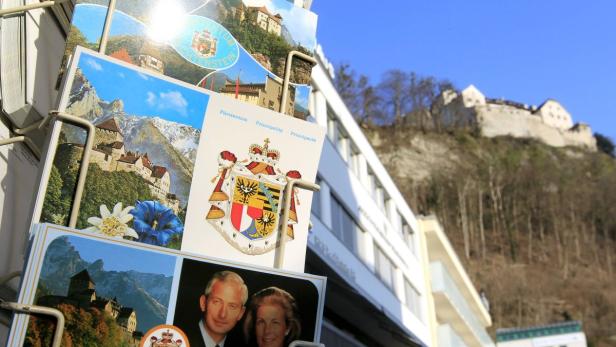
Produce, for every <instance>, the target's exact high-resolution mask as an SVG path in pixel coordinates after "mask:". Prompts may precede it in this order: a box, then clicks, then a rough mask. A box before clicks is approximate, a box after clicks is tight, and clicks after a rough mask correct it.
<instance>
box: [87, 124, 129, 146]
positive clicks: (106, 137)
mask: <svg viewBox="0 0 616 347" xmlns="http://www.w3.org/2000/svg"><path fill="white" fill-rule="evenodd" d="M114 142H124V135H122V131H120V127H119V126H118V123H117V122H116V120H115V118H114V117H111V118H109V119H107V120H105V121H104V122H101V123H98V124H96V135H95V137H94V147H97V146H98V145H101V144H103V145H104V144H112V143H114Z"/></svg>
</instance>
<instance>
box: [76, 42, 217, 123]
mask: <svg viewBox="0 0 616 347" xmlns="http://www.w3.org/2000/svg"><path fill="white" fill-rule="evenodd" d="M79 68H80V69H81V70H82V71H83V73H84V74H85V76H86V77H87V78H88V80H89V81H90V83H91V84H92V86H94V88H95V89H96V93H97V94H98V96H99V97H100V98H101V99H103V100H105V101H109V102H110V101H113V100H115V99H121V100H122V101H123V102H124V110H125V111H126V112H127V113H129V114H134V115H139V116H152V117H154V116H157V117H160V118H163V119H166V120H169V121H172V122H176V123H182V124H186V125H190V126H192V127H193V128H196V129H201V126H202V125H203V117H204V116H205V109H206V107H207V103H208V99H209V96H208V95H206V94H203V93H200V92H198V91H196V90H193V89H189V88H186V87H184V86H181V85H178V84H174V83H171V82H168V81H165V80H163V79H160V78H157V77H153V76H152V75H146V74H144V73H142V72H139V71H136V70H133V69H131V68H127V67H124V66H122V65H117V64H114V63H111V62H108V61H106V60H103V59H100V58H98V57H96V56H93V55H89V54H87V53H83V54H82V56H81V60H80V61H79Z"/></svg>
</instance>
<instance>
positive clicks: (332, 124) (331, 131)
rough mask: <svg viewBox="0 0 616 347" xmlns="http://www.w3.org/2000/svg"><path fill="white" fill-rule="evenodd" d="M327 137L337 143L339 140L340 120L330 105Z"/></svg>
mask: <svg viewBox="0 0 616 347" xmlns="http://www.w3.org/2000/svg"><path fill="white" fill-rule="evenodd" d="M327 137H328V138H329V140H330V141H331V142H332V143H334V144H336V143H337V142H338V122H337V121H336V117H335V116H334V111H332V110H331V109H330V108H329V106H328V107H327Z"/></svg>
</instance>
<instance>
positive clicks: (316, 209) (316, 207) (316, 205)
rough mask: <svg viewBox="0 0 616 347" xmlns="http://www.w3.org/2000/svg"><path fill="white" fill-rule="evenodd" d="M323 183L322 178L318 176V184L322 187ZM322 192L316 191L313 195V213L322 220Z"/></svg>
mask: <svg viewBox="0 0 616 347" xmlns="http://www.w3.org/2000/svg"><path fill="white" fill-rule="evenodd" d="M322 182H323V181H322V180H321V177H319V176H317V180H316V184H318V185H321V183H322ZM321 208H322V207H321V192H320V191H316V192H314V193H312V213H313V214H314V215H315V216H317V217H319V218H321Z"/></svg>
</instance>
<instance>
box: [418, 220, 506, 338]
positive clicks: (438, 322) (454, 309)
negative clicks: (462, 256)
mask: <svg viewBox="0 0 616 347" xmlns="http://www.w3.org/2000/svg"><path fill="white" fill-rule="evenodd" d="M419 224H420V227H421V230H422V234H424V237H425V240H426V245H425V251H426V253H427V258H428V260H429V261H428V262H427V263H426V267H427V268H429V270H428V271H429V273H430V274H429V276H430V281H429V282H430V284H429V286H430V295H429V301H430V312H429V315H430V319H431V321H432V325H431V327H432V341H433V345H434V346H452V347H493V346H494V342H493V341H492V339H491V338H490V336H489V335H488V333H487V332H486V327H489V326H490V325H492V319H491V317H490V314H489V312H488V309H487V307H485V306H484V302H483V301H482V299H481V298H480V296H479V294H478V293H477V290H476V289H475V287H474V285H473V283H472V282H471V280H470V278H469V277H468V274H467V273H466V271H465V270H464V267H463V266H462V263H461V262H460V260H459V259H458V256H457V255H456V253H455V251H454V249H453V247H452V246H451V244H450V243H449V240H448V239H447V236H446V235H445V233H444V231H443V229H442V227H441V225H440V223H439V222H438V220H437V219H436V217H434V216H430V217H421V218H420V219H419Z"/></svg>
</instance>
